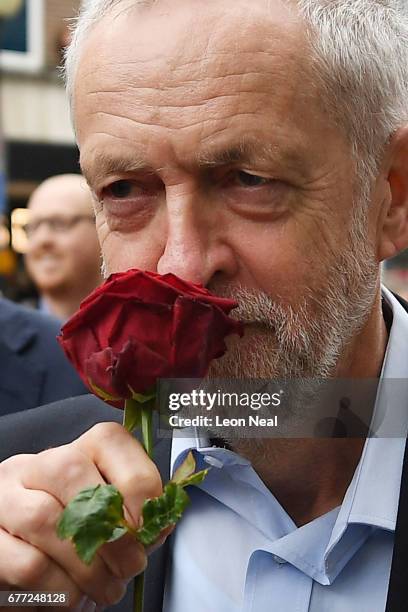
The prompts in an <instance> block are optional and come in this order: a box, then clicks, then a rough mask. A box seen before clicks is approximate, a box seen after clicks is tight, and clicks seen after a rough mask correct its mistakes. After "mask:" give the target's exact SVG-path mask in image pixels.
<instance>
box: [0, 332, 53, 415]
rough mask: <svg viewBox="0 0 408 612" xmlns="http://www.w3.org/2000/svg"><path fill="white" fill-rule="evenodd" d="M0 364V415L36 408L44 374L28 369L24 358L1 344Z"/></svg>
mask: <svg viewBox="0 0 408 612" xmlns="http://www.w3.org/2000/svg"><path fill="white" fill-rule="evenodd" d="M0 364H1V370H2V375H1V384H0V415H2V414H7V413H10V412H16V411H17V410H25V409H27V408H33V407H34V406H38V404H39V403H40V395H41V389H42V386H43V382H44V372H42V371H40V370H38V369H37V370H36V369H34V368H28V367H27V363H26V359H24V356H23V355H21V354H20V353H19V352H15V351H13V350H12V349H11V348H10V347H9V346H7V345H6V344H3V343H2V342H0Z"/></svg>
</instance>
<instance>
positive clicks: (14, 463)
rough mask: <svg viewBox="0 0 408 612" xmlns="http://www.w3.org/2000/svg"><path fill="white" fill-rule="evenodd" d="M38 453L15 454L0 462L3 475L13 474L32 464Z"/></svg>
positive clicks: (0, 471) (0, 472)
mask: <svg viewBox="0 0 408 612" xmlns="http://www.w3.org/2000/svg"><path fill="white" fill-rule="evenodd" d="M35 457H36V455H13V456H12V457H8V459H5V460H4V461H2V462H1V463H0V474H1V476H2V477H9V476H13V475H15V474H16V473H18V472H19V471H20V470H21V469H23V468H25V467H27V465H31V463H32V461H33V459H35Z"/></svg>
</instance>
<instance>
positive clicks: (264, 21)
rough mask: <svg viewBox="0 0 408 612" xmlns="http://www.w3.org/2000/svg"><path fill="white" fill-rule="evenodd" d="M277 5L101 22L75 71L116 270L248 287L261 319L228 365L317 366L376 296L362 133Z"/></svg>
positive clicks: (244, 312)
mask: <svg viewBox="0 0 408 612" xmlns="http://www.w3.org/2000/svg"><path fill="white" fill-rule="evenodd" d="M270 4H271V3H270V2H267V1H266V0H259V1H256V2H251V3H249V2H241V1H239V0H225V1H223V2H219V1H214V2H208V1H207V2H203V1H200V0H198V1H197V2H194V3H191V2H188V1H187V0H177V1H174V0H173V1H172V2H168V1H167V0H162V1H161V2H158V3H156V4H155V6H154V7H153V8H151V9H140V10H138V11H133V12H131V13H127V12H125V13H122V14H121V15H119V16H118V17H116V18H115V20H114V21H113V22H112V18H109V19H106V20H105V21H102V22H101V23H100V24H99V25H98V26H96V27H95V28H94V30H93V31H92V33H91V35H90V36H89V38H88V41H87V43H86V45H85V48H84V53H83V56H82V59H81V61H80V65H79V71H78V73H77V77H76V90H75V113H76V117H75V119H76V128H77V134H78V140H79V146H80V149H81V165H82V169H83V172H84V174H85V175H86V177H87V179H88V181H89V183H90V185H91V187H92V189H93V191H94V192H95V194H96V196H97V198H98V200H99V204H98V205H97V228H98V233H99V239H100V242H101V245H102V250H103V254H104V258H105V262H106V266H107V269H108V271H109V272H116V271H121V270H126V269H128V268H129V267H138V268H141V269H147V270H154V271H156V270H157V271H158V272H159V273H166V272H173V273H174V274H177V275H179V276H180V277H182V278H185V279H186V280H190V281H193V282H199V283H203V284H204V285H207V286H208V287H209V288H210V289H213V290H214V291H215V292H217V293H221V294H225V295H232V296H234V295H236V296H238V297H239V298H240V303H241V308H240V309H239V315H240V316H241V317H242V318H244V319H245V320H246V321H247V322H249V323H251V324H252V325H250V327H249V328H248V331H247V334H246V339H244V341H243V342H241V343H240V345H239V347H240V348H237V349H236V350H237V351H238V353H236V354H234V357H233V360H232V361H231V359H230V360H229V362H228V359H227V361H224V362H223V361H222V360H220V361H219V362H217V363H219V364H221V366H220V368H219V369H218V370H217V373H218V374H230V375H231V374H232V375H240V374H244V373H245V374H246V375H258V376H262V375H266V376H267V375H273V374H275V375H279V374H282V373H291V374H301V373H304V374H306V373H309V374H315V375H317V374H323V373H325V372H327V371H329V370H330V369H331V368H332V366H333V363H334V361H335V359H336V358H337V355H338V352H339V350H340V349H341V348H342V347H341V346H340V344H339V338H341V339H343V340H345V339H347V338H345V336H347V335H350V334H351V333H353V332H354V331H355V329H356V328H358V326H359V325H361V323H362V320H363V318H364V317H365V316H366V312H367V309H368V308H369V307H370V306H371V304H372V299H373V292H374V290H375V283H376V268H375V261H374V258H373V256H372V253H371V250H370V248H369V246H367V245H370V242H371V239H372V236H370V235H369V234H368V233H367V235H366V236H364V252H362V247H361V246H360V242H359V241H358V240H356V239H354V240H353V239H352V232H353V231H354V230H356V226H355V225H354V227H353V228H352V227H351V226H352V223H351V220H352V216H353V200H354V177H355V171H354V168H353V164H352V160H351V156H350V146H349V144H348V143H347V142H346V139H345V137H344V136H343V135H342V133H341V132H340V131H339V130H338V129H336V128H335V127H333V126H332V125H331V123H330V121H329V119H328V117H327V116H326V114H325V112H324V109H323V107H322V103H321V101H320V98H319V92H318V90H317V88H316V87H315V86H314V84H313V80H312V76H311V71H310V65H309V62H310V59H309V58H310V50H309V48H308V45H307V42H306V39H305V34H304V29H303V28H304V26H303V24H302V23H301V22H300V21H299V20H298V18H297V16H296V14H295V13H291V12H290V10H289V9H288V8H287V7H286V6H285V7H284V6H283V5H280V4H279V2H278V1H277V2H276V3H275V4H274V5H273V6H269V5H270ZM268 6H269V8H267V7H268ZM112 24H114V27H112ZM359 221H360V226H361V225H362V222H363V219H362V217H361V215H360V219H359ZM360 229H361V227H360ZM372 233H373V232H372ZM360 239H361V236H360ZM367 249H368V252H366V251H367ZM367 259H368V263H367V264H366V267H365V268H364V266H363V262H364V261H366V260H367ZM356 260H357V267H358V265H359V264H361V265H362V269H361V270H359V275H358V273H356V272H355V270H354V268H355V267H356ZM367 266H368V267H367ZM364 276H365V277H366V278H365V286H366V289H363V287H362V279H363V277H364ZM337 294H338V295H337ZM359 297H361V305H360V310H358V308H357V310H358V314H357V317H356V321H354V323H353V325H354V327H353V329H351V327H350V316H349V315H350V309H351V308H354V307H355V304H354V302H355V300H356V299H359ZM370 300H371V302H370ZM333 308H334V311H333ZM336 309H337V311H339V310H341V309H342V311H341V312H338V316H339V319H340V320H341V323H340V324H339V325H340V327H339V326H337V327H336V325H337V323H336V317H334V316H333V312H335V311H336ZM360 311H361V312H360ZM358 318H360V319H361V320H360V319H359V320H358V321H357V319H358ZM333 326H334V327H335V329H334V328H333ZM347 326H348V327H347ZM328 327H329V328H330V329H327V328H328ZM346 328H347V329H346ZM324 330H325V331H326V335H325V336H322V334H323V332H324ZM330 334H331V336H330V337H329V335H330ZM327 345H330V348H329V349H327ZM260 350H262V351H263V354H262V355H260V359H258V361H257V362H255V361H254V360H252V361H251V360H250V361H248V360H247V359H246V358H245V355H248V354H253V353H255V352H259V351H260ZM327 350H329V353H330V354H326V353H327ZM265 353H268V355H269V357H270V359H268V358H267V357H266V355H265ZM284 355H286V357H288V356H289V359H286V362H287V363H286V364H283V356H284ZM262 363H263V364H267V366H265V367H266V371H265V372H264V371H262V366H261V364H262ZM234 364H235V365H234ZM290 364H292V366H291V365H290ZM291 367H292V369H293V371H292V372H290V368H291ZM223 368H224V369H223Z"/></svg>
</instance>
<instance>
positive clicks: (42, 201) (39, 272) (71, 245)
mask: <svg viewBox="0 0 408 612" xmlns="http://www.w3.org/2000/svg"><path fill="white" fill-rule="evenodd" d="M29 208H30V212H31V214H30V220H29V224H28V251H27V255H26V266H27V270H28V273H29V275H30V276H31V278H32V280H33V282H34V283H35V285H36V286H37V287H38V289H39V291H40V293H42V292H46V293H48V292H51V293H54V292H59V291H66V290H67V289H72V288H74V287H75V286H77V287H81V286H82V284H89V282H90V281H91V280H92V281H93V280H94V279H96V278H97V274H98V266H99V265H100V264H99V261H100V255H99V253H100V248H99V244H98V240H97V235H96V232H95V224H94V220H93V212H92V205H91V199H90V195H89V192H88V189H87V187H86V185H85V184H83V183H79V182H78V180H76V179H75V178H74V179H73V180H71V179H70V178H67V179H66V180H64V179H62V180H60V181H59V180H57V181H56V182H55V183H53V182H51V183H49V184H44V185H42V186H41V187H40V188H39V189H38V190H37V192H36V193H35V194H34V195H33V197H32V199H31V201H30V205H29Z"/></svg>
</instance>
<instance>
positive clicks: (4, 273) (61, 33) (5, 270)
mask: <svg viewBox="0 0 408 612" xmlns="http://www.w3.org/2000/svg"><path fill="white" fill-rule="evenodd" d="M7 5H9V6H11V9H10V10H9V11H8V12H9V13H12V12H13V10H14V13H13V14H12V15H11V16H10V15H8V16H4V15H3V16H2V6H7ZM13 6H14V9H13ZM78 6H79V0H1V1H0V126H1V127H0V131H1V133H2V140H3V143H2V147H3V155H2V157H3V162H2V161H1V159H0V169H1V165H2V164H3V166H4V170H5V177H6V182H5V196H6V197H5V198H3V203H2V202H1V199H2V198H1V196H0V215H2V214H3V215H5V219H4V216H3V223H0V278H1V277H2V278H3V283H2V284H1V281H0V290H1V289H3V292H4V293H5V294H6V295H8V296H9V297H12V298H17V299H19V298H20V295H19V293H24V292H25V291H26V290H27V291H30V288H29V286H28V284H27V281H26V279H25V276H24V271H23V269H22V266H21V264H20V263H19V262H20V257H19V255H20V253H21V252H22V251H24V231H23V229H22V228H23V226H24V222H25V214H24V209H25V207H26V203H27V200H28V198H29V196H30V195H31V193H32V191H33V190H34V189H35V187H36V186H37V185H38V184H39V183H41V182H42V181H43V180H44V179H45V178H47V177H49V176H52V175H55V174H63V173H70V172H79V165H78V151H77V148H76V146H75V140H74V134H73V130H72V126H71V122H70V116H69V108H68V103H67V100H66V96H65V91H64V87H63V84H62V80H61V78H60V76H59V73H58V66H59V65H60V63H61V56H62V49H63V47H64V46H65V45H66V44H67V42H68V41H69V29H68V23H69V21H68V20H69V19H71V18H72V17H73V16H74V15H75V14H76V11H77V9H78ZM6 10H7V9H4V11H3V12H5V11H6ZM0 149H1V145H0ZM0 155H1V153H0ZM0 181H1V178H0ZM4 221H6V222H5V223H4ZM8 232H10V233H11V237H10V238H11V239H12V249H6V248H5V243H6V242H7V237H8ZM4 279H6V282H5V280H4ZM25 284H27V287H26V288H25ZM23 297H24V296H23Z"/></svg>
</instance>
